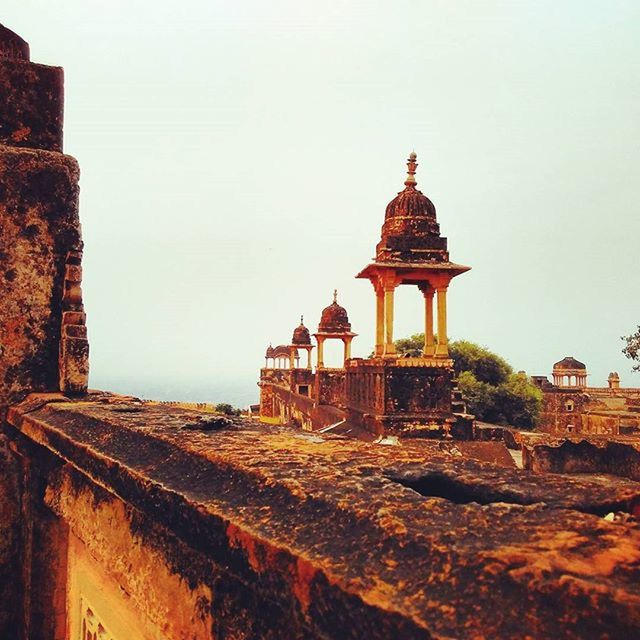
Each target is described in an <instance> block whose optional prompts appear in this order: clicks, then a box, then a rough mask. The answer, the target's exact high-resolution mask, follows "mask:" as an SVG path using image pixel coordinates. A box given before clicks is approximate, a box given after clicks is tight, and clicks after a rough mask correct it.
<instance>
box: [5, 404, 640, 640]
mask: <svg viewBox="0 0 640 640" xmlns="http://www.w3.org/2000/svg"><path fill="white" fill-rule="evenodd" d="M51 400H52V401H51V402H49V401H48V399H47V398H46V397H37V396H36V397H31V398H29V399H28V400H26V401H25V402H24V403H22V404H21V405H20V406H17V407H13V408H12V409H11V410H10V412H9V418H8V419H9V422H10V424H11V425H12V428H11V429H12V430H11V431H10V433H13V434H14V435H13V437H14V438H15V439H16V442H17V443H18V445H19V446H21V445H20V443H27V442H30V443H33V444H32V446H37V447H39V448H41V449H43V450H45V451H47V452H48V454H49V455H50V456H53V458H56V459H59V460H60V461H61V462H62V463H64V462H66V463H67V465H66V466H61V465H60V464H59V465H57V466H53V465H52V466H51V467H50V469H51V470H50V471H49V472H48V473H47V474H45V477H44V478H43V481H44V482H45V486H46V489H45V496H46V497H45V501H46V503H47V504H48V505H49V507H50V508H51V509H53V511H54V512H55V513H56V514H57V516H58V518H60V520H61V521H63V522H65V523H67V524H68V526H69V527H70V536H74V537H75V538H77V541H76V542H74V544H80V545H81V546H80V547H79V550H78V549H76V550H75V551H74V554H75V555H74V556H73V557H82V554H83V553H84V552H83V550H82V549H83V547H84V548H87V549H89V550H92V551H91V553H90V556H91V558H93V568H92V571H94V572H95V573H96V576H95V579H96V580H98V579H100V580H104V584H105V585H107V586H108V585H110V584H111V585H113V584H114V583H115V584H117V585H120V586H121V587H122V588H123V590H122V591H121V593H125V592H126V593H129V594H131V596H130V600H129V603H130V605H131V606H132V607H133V608H134V611H135V613H136V616H137V620H138V622H139V623H140V624H144V625H147V626H146V628H147V629H157V627H158V625H159V624H160V621H161V619H162V615H160V612H162V611H164V616H165V618H166V619H167V620H172V621H173V620H183V621H184V620H186V621H189V620H192V619H193V625H194V627H193V633H194V637H197V638H201V637H211V638H213V637H220V636H224V637H238V638H256V639H257V638H294V637H304V638H323V639H326V638H336V639H338V638H339V639H340V640H343V639H349V638H354V639H355V638H367V639H369V640H371V639H376V638H380V639H381V638H389V637H398V638H400V637H401V638H425V639H426V638H432V637H456V638H478V637H486V638H489V637H490V638H525V637H531V636H532V634H534V633H535V637H536V638H556V637H562V638H585V637H605V636H608V637H634V636H635V635H637V633H638V632H639V631H640V615H639V613H638V612H639V611H640V587H638V583H637V580H636V576H637V573H638V571H639V570H640V551H639V549H640V529H638V527H637V526H636V525H634V524H632V523H627V522H615V523H610V522H607V521H605V520H604V519H603V518H602V517H600V516H601V515H603V514H604V513H607V512H608V511H610V510H624V509H626V508H628V507H629V505H631V504H633V503H634V501H636V500H637V499H638V498H639V497H640V485H639V484H637V483H635V482H631V481H628V480H615V479H613V480H611V481H609V482H608V483H603V482H601V481H598V480H596V479H593V480H591V479H588V478H566V477H558V476H548V475H537V474H532V473H529V472H525V471H520V470H517V469H507V468H499V467H496V466H493V465H489V464H483V463H480V462H477V461H474V460H470V459H465V458H461V457H460V456H456V455H453V454H452V453H451V452H448V451H443V450H442V447H441V446H440V443H437V442H426V441H413V440H411V441H403V442H402V443H401V444H400V445H398V446H381V445H372V444H366V443H363V442H358V441H355V440H349V439H343V438H337V437H326V436H324V437H323V436H318V435H317V434H308V435H307V434H304V433H300V432H296V431H294V430H288V429H283V428H277V427H270V428H263V427H261V426H260V425H258V424H256V423H255V422H253V421H248V420H242V419H238V420H234V421H233V423H232V424H228V423H227V425H228V426H222V427H220V426H215V425H214V424H213V423H212V426H211V428H210V429H209V428H208V427H207V426H206V423H207V419H206V418H207V414H203V413H201V412H197V411H190V410H185V409H179V408H176V407H166V406H163V405H153V404H150V403H144V404H143V403H141V402H139V401H136V400H135V399H131V398H120V397H114V396H107V395H92V396H89V397H88V398H87V399H86V400H85V401H82V402H70V401H66V400H65V399H64V398H62V397H60V396H57V397H55V398H51ZM209 418H210V416H209ZM194 425H200V429H201V430H200V431H199V430H197V429H196V430H194V428H193V426H194ZM185 427H188V428H185ZM92 496H93V497H92ZM83 514H84V515H83ZM89 514H91V517H90V516H89ZM593 514H598V515H593ZM72 539H73V538H72V537H70V540H72ZM101 540H102V542H101ZM127 540H128V542H127ZM144 549H148V550H149V551H148V554H147V555H146V556H145V555H144V554H143V555H140V552H141V550H144ZM112 554H116V555H117V556H118V560H117V561H116V559H115V557H114V556H113V555H112ZM129 563H131V564H129ZM127 566H132V567H135V571H132V572H131V573H130V575H127V571H126V567H127ZM167 567H169V568H170V570H169V571H167ZM70 570H71V571H72V572H73V564H72V565H70ZM171 572H173V574H174V575H176V576H179V577H181V580H182V582H181V584H182V585H183V586H182V587H181V588H180V589H177V590H176V591H175V594H176V597H175V598H173V599H167V598H166V593H165V594H164V596H163V595H162V593H160V591H161V590H162V589H164V588H165V587H166V585H168V584H170V583H167V582H165V580H169V576H170V574H171ZM135 576H140V577H141V582H138V583H133V584H130V582H131V581H132V580H134V579H135ZM142 576H144V578H142ZM162 576H166V578H165V577H162ZM154 578H157V583H156V581H155V580H154ZM69 579H70V580H73V578H72V577H69ZM126 585H129V589H126ZM143 585H146V588H147V589H148V591H149V594H148V597H147V598H145V599H144V600H145V602H146V604H143V605H141V606H142V608H140V607H139V606H138V603H139V602H141V601H142V598H138V596H136V595H135V594H136V593H141V591H140V589H142V588H143ZM171 588H173V587H171ZM71 593H73V591H72V592H71ZM585 602H589V606H588V607H585V606H584V603H585ZM154 612H155V613H154ZM198 616H200V617H198ZM198 621H199V622H198ZM178 628H179V627H178V626H173V627H170V626H167V627H166V628H164V629H163V635H162V637H164V638H166V639H167V640H173V638H178V637H182V636H180V635H178V631H177V629H178ZM203 629H204V631H203ZM207 633H208V634H209V636H207Z"/></svg>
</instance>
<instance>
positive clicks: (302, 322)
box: [300, 316, 304, 324]
mask: <svg viewBox="0 0 640 640" xmlns="http://www.w3.org/2000/svg"><path fill="white" fill-rule="evenodd" d="M300 324H304V316H300Z"/></svg>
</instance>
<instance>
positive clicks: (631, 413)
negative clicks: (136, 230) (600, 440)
mask: <svg viewBox="0 0 640 640" xmlns="http://www.w3.org/2000/svg"><path fill="white" fill-rule="evenodd" d="M552 377H553V384H552V383H550V382H549V380H548V378H547V377H546V376H534V378H533V380H534V382H535V383H536V384H537V385H538V386H539V387H540V389H541V390H542V392H543V405H542V412H541V414H540V424H539V429H540V430H541V431H545V432H547V433H551V434H554V435H560V434H562V435H564V434H572V433H574V434H589V435H638V436H639V437H640V389H625V388H620V376H619V375H618V374H617V372H612V373H610V374H609V378H608V386H607V387H590V386H588V384H587V377H588V373H587V367H586V366H585V365H584V364H583V363H582V362H580V361H578V360H576V359H575V358H573V357H571V356H567V357H565V358H563V359H562V360H560V361H559V362H556V363H555V364H554V365H553V372H552Z"/></svg>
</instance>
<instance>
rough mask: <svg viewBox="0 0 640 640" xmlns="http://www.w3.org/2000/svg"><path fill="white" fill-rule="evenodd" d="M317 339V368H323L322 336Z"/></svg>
mask: <svg viewBox="0 0 640 640" xmlns="http://www.w3.org/2000/svg"><path fill="white" fill-rule="evenodd" d="M317 340H318V365H317V366H318V369H324V338H317Z"/></svg>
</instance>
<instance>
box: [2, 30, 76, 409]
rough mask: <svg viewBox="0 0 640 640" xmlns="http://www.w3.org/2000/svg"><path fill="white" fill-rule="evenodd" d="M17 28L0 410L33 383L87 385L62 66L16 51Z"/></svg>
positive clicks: (5, 83)
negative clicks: (64, 150)
mask: <svg viewBox="0 0 640 640" xmlns="http://www.w3.org/2000/svg"><path fill="white" fill-rule="evenodd" d="M16 37H17V36H15V34H13V33H12V32H9V31H8V30H6V29H4V28H0V49H2V48H3V47H4V51H5V55H4V56H3V57H0V299H1V300H2V306H1V307H0V415H1V414H2V412H3V409H6V406H7V405H8V404H11V403H13V402H16V401H18V400H20V399H21V398H22V397H24V395H25V394H26V393H27V392H29V391H55V390H57V389H59V388H61V387H62V388H63V390H68V391H70V392H76V393H78V392H83V391H84V390H86V382H87V375H88V343H87V340H86V328H85V321H84V313H83V309H82V296H81V291H80V280H81V270H80V264H79V263H80V256H81V250H82V241H81V237H80V222H79V218H78V180H79V169H78V164H77V162H76V161H75V160H74V159H73V158H71V157H69V156H65V155H63V154H62V153H59V151H60V150H61V149H62V99H63V93H62V70H61V69H59V68H56V67H44V66H42V65H36V64H33V63H31V62H29V61H28V60H25V59H24V55H23V56H22V57H16V56H14V57H11V55H12V54H11V52H12V51H14V50H15V48H16V46H17V45H16V44H15V42H16V41H15V38H16ZM25 44H26V43H25ZM27 51H28V47H27ZM23 53H24V52H23ZM65 314H66V315H65ZM61 335H62V336H63V337H64V339H63V340H61ZM61 369H62V371H61ZM61 378H62V380H61Z"/></svg>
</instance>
